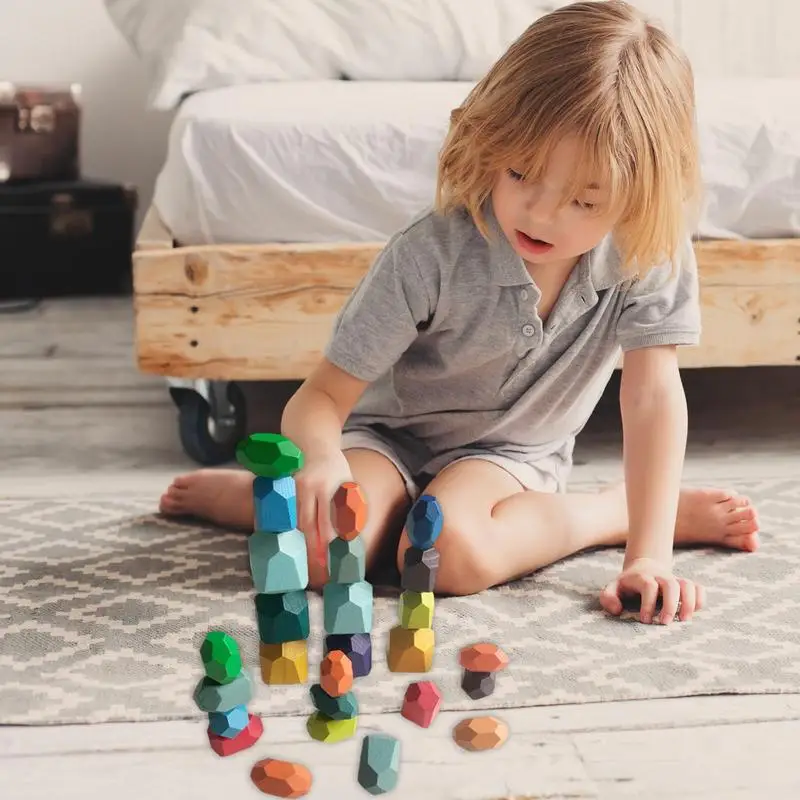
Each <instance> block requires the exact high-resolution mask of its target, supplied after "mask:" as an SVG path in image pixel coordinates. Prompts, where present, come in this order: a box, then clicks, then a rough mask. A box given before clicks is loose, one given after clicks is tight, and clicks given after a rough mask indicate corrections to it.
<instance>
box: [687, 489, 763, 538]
mask: <svg viewBox="0 0 800 800" xmlns="http://www.w3.org/2000/svg"><path fill="white" fill-rule="evenodd" d="M675 544H715V545H719V546H721V547H731V548H733V549H735V550H748V551H750V552H755V551H756V550H757V549H758V545H759V540H758V513H757V512H756V510H755V508H754V507H753V505H752V503H751V502H750V498H749V497H744V496H742V495H740V494H737V493H736V492H726V491H724V490H723V489H683V490H682V491H681V496H680V502H679V503H678V519H677V522H676V524H675Z"/></svg>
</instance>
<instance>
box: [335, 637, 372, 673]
mask: <svg viewBox="0 0 800 800" xmlns="http://www.w3.org/2000/svg"><path fill="white" fill-rule="evenodd" d="M332 650H341V651H342V652H343V653H344V654H345V655H346V656H347V657H348V658H349V659H350V663H351V664H352V665H353V677H354V678H363V677H364V676H365V675H369V673H370V672H371V671H372V637H371V636H370V635H369V634H368V633H333V634H330V635H329V636H326V637H325V647H324V653H325V655H327V654H328V653H330V652H331V651H332Z"/></svg>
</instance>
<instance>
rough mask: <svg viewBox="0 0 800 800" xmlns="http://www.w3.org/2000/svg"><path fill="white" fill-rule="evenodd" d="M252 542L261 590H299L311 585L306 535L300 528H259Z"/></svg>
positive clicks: (252, 557) (253, 566) (253, 571)
mask: <svg viewBox="0 0 800 800" xmlns="http://www.w3.org/2000/svg"><path fill="white" fill-rule="evenodd" d="M248 546H249V550H250V572H251V574H252V576H253V586H254V588H255V590H256V593H257V594H283V593H285V592H296V591H300V590H301V589H305V588H306V587H307V586H308V550H307V548H306V538H305V536H303V534H302V533H301V532H300V531H299V530H297V528H293V529H292V530H290V531H284V532H283V533H270V532H268V531H255V532H254V533H251V534H250V536H249V537H248Z"/></svg>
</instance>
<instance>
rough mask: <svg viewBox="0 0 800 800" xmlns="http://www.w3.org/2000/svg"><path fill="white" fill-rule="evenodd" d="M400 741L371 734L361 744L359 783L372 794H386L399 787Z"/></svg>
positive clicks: (391, 737)
mask: <svg viewBox="0 0 800 800" xmlns="http://www.w3.org/2000/svg"><path fill="white" fill-rule="evenodd" d="M399 775H400V741H399V740H398V739H395V738H394V736H389V735H388V734H385V733H370V734H368V735H367V736H365V737H364V739H363V741H362V742H361V757H360V758H359V761H358V783H359V785H360V786H361V787H362V788H363V789H366V790H367V791H368V792H369V793H370V794H385V793H386V792H390V791H392V789H394V788H395V787H396V786H397V780H398V778H399Z"/></svg>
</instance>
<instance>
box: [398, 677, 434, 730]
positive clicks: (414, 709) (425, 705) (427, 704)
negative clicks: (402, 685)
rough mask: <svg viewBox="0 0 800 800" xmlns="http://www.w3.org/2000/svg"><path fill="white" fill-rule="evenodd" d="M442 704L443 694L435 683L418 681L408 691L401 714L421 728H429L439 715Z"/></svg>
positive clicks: (411, 684)
mask: <svg viewBox="0 0 800 800" xmlns="http://www.w3.org/2000/svg"><path fill="white" fill-rule="evenodd" d="M441 704H442V693H441V692H440V691H439V689H438V687H437V686H436V684H435V683H434V682H433V681H416V682H415V683H410V684H409V685H408V689H406V694H405V697H404V699H403V708H402V710H401V711H400V714H401V715H402V716H404V717H405V718H406V719H407V720H409V721H411V722H413V723H414V724H415V725H419V726H420V728H427V727H429V726H430V724H431V723H432V722H433V720H434V719H435V717H436V715H437V714H438V713H439V706H440V705H441Z"/></svg>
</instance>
